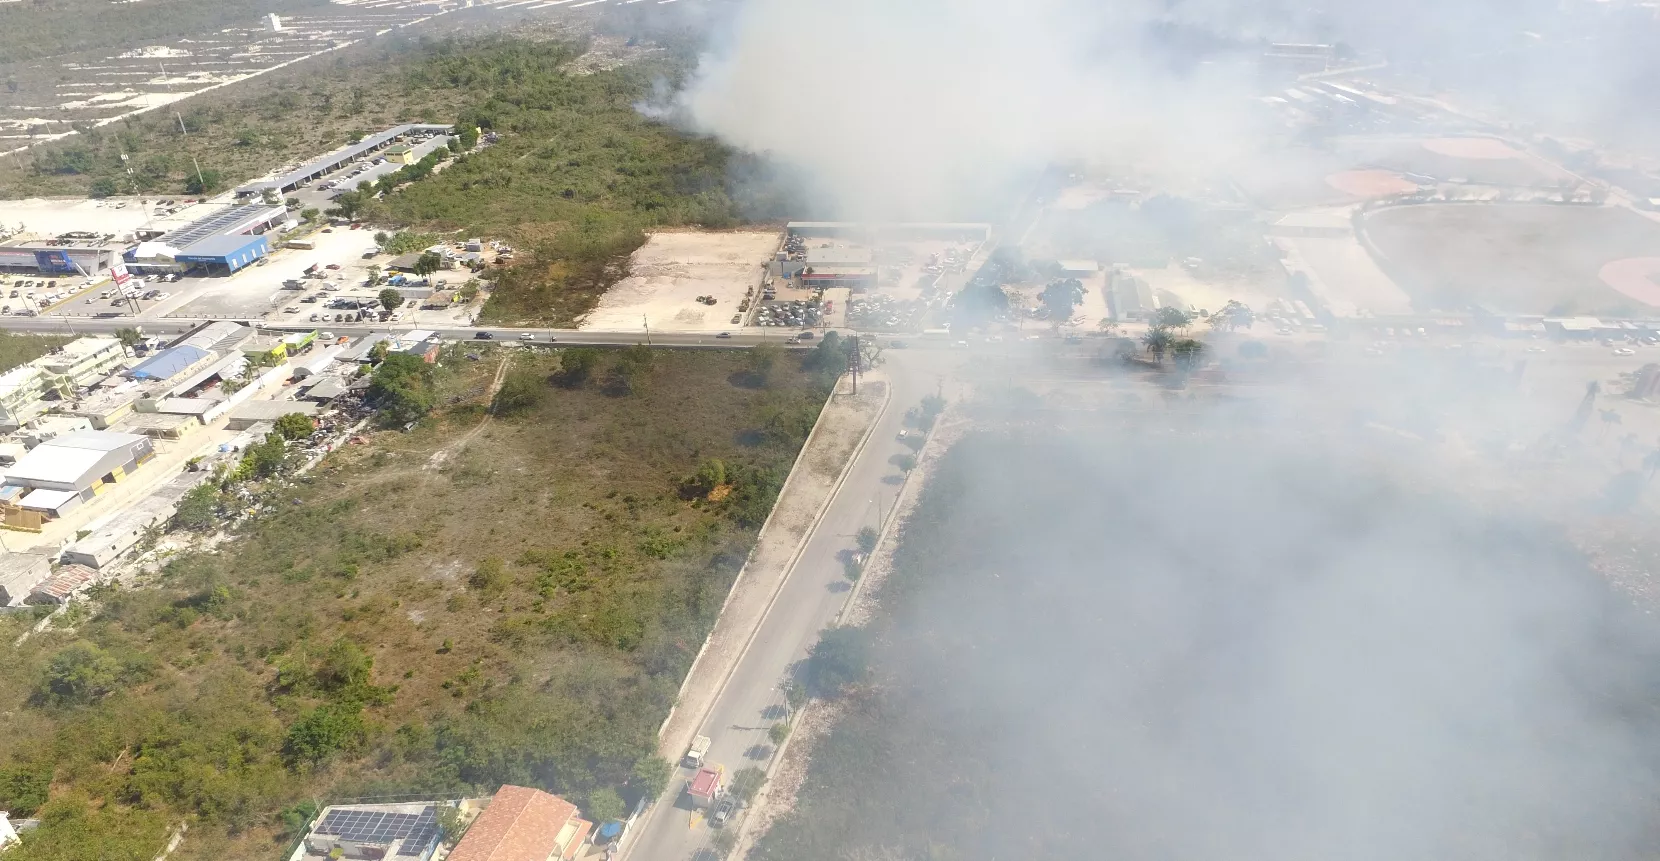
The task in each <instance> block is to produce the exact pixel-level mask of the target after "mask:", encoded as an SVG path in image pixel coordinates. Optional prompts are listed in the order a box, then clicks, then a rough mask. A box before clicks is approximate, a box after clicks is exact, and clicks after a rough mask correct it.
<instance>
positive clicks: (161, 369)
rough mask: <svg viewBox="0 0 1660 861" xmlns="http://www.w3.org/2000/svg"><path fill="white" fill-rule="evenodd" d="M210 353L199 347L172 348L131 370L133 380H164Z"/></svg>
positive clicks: (181, 371)
mask: <svg viewBox="0 0 1660 861" xmlns="http://www.w3.org/2000/svg"><path fill="white" fill-rule="evenodd" d="M209 355H211V354H210V353H208V351H206V350H204V349H202V348H201V347H192V346H189V345H183V346H178V347H172V348H170V349H166V350H163V351H161V352H160V353H157V354H155V355H154V356H151V357H150V358H148V359H145V360H144V361H143V362H140V363H139V365H138V367H136V368H133V370H132V377H133V379H135V380H165V379H169V378H171V377H175V376H177V375H179V374H181V373H183V372H184V371H185V370H186V369H187V368H189V367H190V366H191V365H194V364H196V363H197V362H200V361H201V360H203V359H205V358H207V357H208V356H209Z"/></svg>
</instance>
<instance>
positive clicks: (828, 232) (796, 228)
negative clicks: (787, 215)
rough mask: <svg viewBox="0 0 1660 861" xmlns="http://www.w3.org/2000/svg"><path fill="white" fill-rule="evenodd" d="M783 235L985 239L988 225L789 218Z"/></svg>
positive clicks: (867, 240) (869, 241)
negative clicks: (798, 219) (795, 219)
mask: <svg viewBox="0 0 1660 861" xmlns="http://www.w3.org/2000/svg"><path fill="white" fill-rule="evenodd" d="M784 233H785V235H786V236H797V237H801V238H804V239H851V240H853V241H855V242H859V243H861V244H864V245H872V246H874V245H879V244H881V243H883V242H915V241H919V240H929V239H941V240H945V241H948V242H985V241H987V240H989V239H990V238H991V225H990V224H982V223H979V222H915V223H880V222H862V221H792V222H790V223H789V224H787V225H785V226H784Z"/></svg>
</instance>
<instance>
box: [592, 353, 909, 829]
mask: <svg viewBox="0 0 1660 861" xmlns="http://www.w3.org/2000/svg"><path fill="white" fill-rule="evenodd" d="M840 384H841V381H840V380H839V379H838V380H837V385H838V386H839V385H840ZM884 384H885V386H886V389H885V391H884V392H883V395H882V406H881V408H880V409H878V410H877V411H876V416H875V417H874V418H873V419H871V422H870V426H869V427H867V428H865V433H864V436H862V437H860V438H859V444H858V445H857V446H855V447H854V449H853V451H852V453H851V454H849V455H848V458H847V462H846V463H844V464H843V465H842V470H841V473H840V474H839V475H837V476H836V483H835V484H833V485H831V487H830V492H829V494H827V495H826V496H825V498H824V502H823V503H822V504H820V505H819V509H818V512H817V513H815V514H814V515H813V521H812V523H811V524H810V525H809V526H808V528H807V530H806V531H805V532H804V533H802V536H801V540H800V541H798V542H796V546H795V550H794V551H793V552H792V553H791V554H790V558H789V561H788V562H786V563H785V566H784V576H782V577H780V578H779V579H778V585H777V586H776V587H774V588H773V591H772V595H771V596H769V597H768V598H767V604H766V607H765V608H763V609H762V611H761V615H760V617H759V619H758V620H757V621H756V623H755V626H754V627H753V628H751V629H750V631H749V635H748V636H747V637H745V638H744V644H743V648H741V649H740V650H739V651H738V655H737V658H736V659H735V660H733V661H732V666H730V667H728V668H727V670H726V672H725V673H724V674H723V675H722V676H721V679H720V683H719V684H718V685H717V686H716V687H715V693H714V696H713V697H712V698H711V699H710V701H709V705H708V706H707V707H705V708H704V709H703V712H702V714H700V715H698V719H697V722H696V723H695V724H694V725H693V729H692V731H693V733H694V734H695V733H696V731H697V727H698V726H701V725H702V723H703V721H705V720H707V719H708V717H709V712H710V711H712V710H713V709H714V706H715V703H717V702H719V701H720V698H721V695H722V694H723V693H724V692H725V691H726V685H727V683H728V682H730V681H731V680H732V674H733V673H735V672H737V669H738V666H739V665H740V664H742V663H743V659H744V657H745V656H746V655H748V654H749V649H750V647H751V646H752V645H754V643H755V637H756V636H757V635H759V634H760V632H761V626H762V625H763V624H765V622H766V619H767V616H769V615H771V614H772V607H773V605H774V604H776V603H777V602H778V596H779V595H780V594H782V593H783V591H784V586H785V585H786V584H788V583H789V581H790V577H791V576H792V575H794V574H795V566H796V564H797V563H798V562H800V561H801V554H802V553H804V552H806V549H807V543H808V542H809V541H811V540H812V538H813V535H814V534H816V533H817V532H818V527H819V524H820V523H821V522H822V521H823V520H824V515H825V514H826V513H827V512H828V511H829V510H830V505H831V503H833V502H835V501H836V497H837V496H838V495H840V493H841V489H842V485H843V484H844V483H846V481H847V477H848V475H849V474H851V473H852V472H853V464H854V463H856V462H857V461H858V459H859V455H861V454H863V453H864V450H865V446H866V445H867V444H868V443H869V442H870V438H871V437H872V436H873V435H875V433H876V428H877V426H879V425H881V423H882V417H883V416H885V415H887V412H888V407H889V405H891V404H892V403H893V384H892V382H891V381H884ZM832 397H834V395H832ZM825 405H826V407H827V408H828V406H829V402H828V401H826V402H825ZM823 421H824V412H823V411H820V413H819V421H818V422H815V423H814V425H813V430H812V431H811V432H809V433H808V434H807V441H806V442H804V443H802V446H801V451H800V452H799V453H797V454H796V460H795V463H794V464H793V465H792V466H791V467H790V474H789V477H787V478H785V480H784V486H783V487H781V488H780V489H779V491H778V495H779V497H780V498H782V497H783V495H784V492H785V491H786V490H788V489H789V486H790V482H791V481H792V480H793V479H794V478H795V476H796V475H797V473H798V470H799V468H800V466H801V460H802V458H804V457H806V456H807V450H808V447H809V445H810V444H811V443H812V441H813V437H815V436H817V435H818V431H819V428H820V427H821V426H822V424H823ZM777 511H778V503H777V502H776V501H775V502H774V503H773V508H772V511H770V512H768V513H767V519H766V521H765V522H763V523H762V524H761V531H760V532H759V533H757V538H756V541H755V546H754V547H752V548H750V551H749V555H750V558H749V559H745V560H744V567H743V568H742V569H740V570H739V571H738V576H737V578H735V579H734V580H733V581H732V588H731V589H730V590H728V591H727V593H726V601H724V602H722V604H721V614H722V615H724V614H725V613H726V607H727V604H729V603H731V601H732V596H733V595H735V594H737V590H738V583H739V582H740V581H742V579H743V576H744V574H746V573H747V572H748V570H749V563H750V561H751V560H752V559H753V558H754V556H755V550H756V549H757V548H759V547H760V546H761V541H760V536H761V535H764V534H765V533H766V530H767V528H768V527H769V526H771V525H772V518H773V515H774V514H776V513H777ZM716 618H717V622H716V624H719V621H718V619H719V617H716ZM713 633H714V632H713V630H711V631H710V635H711V637H712V636H713ZM709 641H710V638H709V637H706V638H704V641H703V646H702V648H700V649H698V653H697V657H696V658H694V659H692V666H691V668H690V669H688V670H687V671H686V679H685V681H682V682H681V683H680V691H679V692H678V693H677V694H676V697H675V700H676V702H677V703H678V702H679V699H680V695H682V694H684V693H685V691H686V687H687V685H689V684H690V683H691V680H692V674H693V673H694V672H696V670H697V667H698V665H699V664H700V663H702V661H703V656H704V654H705V653H706V652H707V651H708V649H709ZM678 710H679V709H678V705H677V706H676V707H674V708H671V709H669V714H668V717H666V718H664V719H663V723H662V725H661V726H659V727H658V729H657V735H658V744H659V750H661V745H662V742H663V737H662V736H663V730H664V729H666V728H667V727H668V725H669V721H670V720H673V718H674V715H675V712H676V711H678ZM788 743H789V739H787V738H786V739H785V744H786V745H787V744H788ZM671 789H672V787H671ZM660 800H661V796H659V797H658V798H657V799H653V800H652V804H651V807H650V808H648V809H647V811H646V814H645V817H644V820H643V821H642V822H640V823H639V824H638V826H637V827H639V828H645V827H648V826H649V825H650V824H651V822H652V820H653V819H655V818H656V815H657V811H658V809H659V808H660V807H661V806H662V805H660V804H658V803H657V802H658V801H660ZM632 849H633V843H632V842H630V843H629V845H627V846H625V847H623V848H622V850H621V851H620V852H619V853H618V858H619V861H620V859H626V858H627V857H628V855H629V853H630V852H631V851H632Z"/></svg>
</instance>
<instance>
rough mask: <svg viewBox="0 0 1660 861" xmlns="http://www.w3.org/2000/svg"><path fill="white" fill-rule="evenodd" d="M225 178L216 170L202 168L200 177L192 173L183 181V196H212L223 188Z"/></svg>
mask: <svg viewBox="0 0 1660 861" xmlns="http://www.w3.org/2000/svg"><path fill="white" fill-rule="evenodd" d="M224 185H225V178H224V176H223V175H221V174H220V173H219V171H217V170H213V169H211V168H203V169H202V171H201V173H200V175H198V174H196V173H192V174H191V175H190V177H189V178H188V179H186V180H185V181H184V193H185V194H213V193H215V192H217V191H219V190H220V189H221V188H223V187H224Z"/></svg>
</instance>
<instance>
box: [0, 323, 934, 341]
mask: <svg viewBox="0 0 1660 861" xmlns="http://www.w3.org/2000/svg"><path fill="white" fill-rule="evenodd" d="M205 322H207V320H205V319H180V318H172V317H170V318H167V319H164V320H133V319H131V318H125V319H123V318H111V319H107V320H100V319H96V318H87V317H0V330H4V331H11V332H34V333H37V334H58V335H62V334H72V335H95V334H112V333H114V332H116V331H118V330H120V329H133V328H137V329H140V330H142V331H143V332H144V333H145V334H146V335H177V334H182V333H184V332H187V331H189V330H190V329H192V328H195V327H196V326H199V325H201V324H202V323H205ZM242 322H248V321H242ZM253 322H254V323H256V324H257V325H258V327H259V328H261V329H264V330H267V331H271V332H310V331H312V330H313V329H316V330H319V331H323V332H329V333H332V334H334V335H335V336H337V337H338V336H344V335H351V336H353V337H356V336H359V335H367V334H370V333H372V332H394V333H395V332H409V331H413V330H415V329H427V330H429V331H433V332H436V333H437V334H438V335H439V337H442V338H445V339H447V340H456V341H471V340H486V339H481V338H479V337H478V334H479V333H480V332H483V333H485V334H488V335H489V336H490V337H489V339H488V340H493V341H503V342H506V341H513V342H520V341H524V340H528V341H532V342H535V343H539V344H543V345H548V344H557V345H560V346H564V345H581V346H596V347H597V346H630V345H633V344H649V345H652V346H658V347H751V346H754V345H756V344H779V345H785V343H786V341H787V339H788V338H789V337H790V336H791V335H793V334H796V332H797V330H795V329H776V330H768V329H757V328H748V329H739V328H736V327H734V329H733V331H732V333H731V337H729V338H721V337H718V336H717V334H716V333H709V332H651V333H650V334H647V333H646V332H644V331H643V330H633V331H627V332H593V331H578V330H576V329H526V328H511V327H505V326H468V327H466V328H443V327H436V328H434V327H425V326H415V325H411V324H409V323H396V324H391V325H385V324H379V325H376V324H362V323H353V324H350V325H345V324H340V323H334V324H322V323H306V324H286V325H284V324H274V325H273V324H267V323H261V322H259V321H253ZM526 335H528V336H529V338H528V339H526V338H524V337H523V336H526ZM891 340H892V338H891V337H886V336H885V337H883V338H882V342H883V343H889V342H891ZM947 340H948V339H946V338H943V337H938V336H933V337H930V336H915V335H906V336H905V341H906V342H907V343H910V342H918V343H924V342H926V343H936V344H941V345H943V344H945V343H947ZM816 343H818V341H817V339H816V338H815V339H814V340H812V341H806V342H803V343H802V344H801V346H803V347H811V346H813V345H814V344H816Z"/></svg>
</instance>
